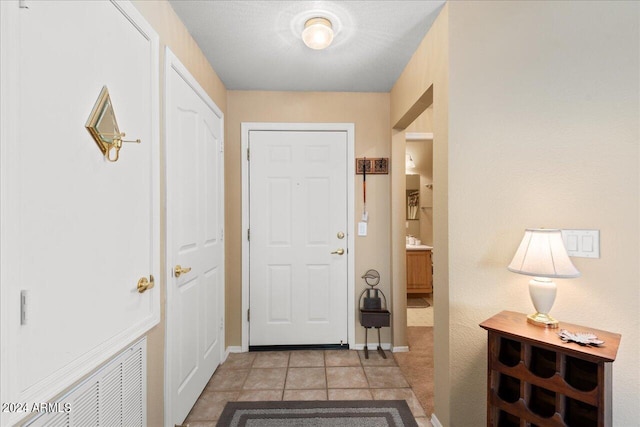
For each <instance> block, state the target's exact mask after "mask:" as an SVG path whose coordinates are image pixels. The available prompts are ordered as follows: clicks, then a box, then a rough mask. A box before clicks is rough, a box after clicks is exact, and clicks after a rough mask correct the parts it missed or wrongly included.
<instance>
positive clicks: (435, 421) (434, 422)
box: [431, 414, 442, 427]
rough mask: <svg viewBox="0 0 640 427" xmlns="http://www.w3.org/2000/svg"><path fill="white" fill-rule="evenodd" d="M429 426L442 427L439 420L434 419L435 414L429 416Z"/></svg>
mask: <svg viewBox="0 0 640 427" xmlns="http://www.w3.org/2000/svg"><path fill="white" fill-rule="evenodd" d="M431 424H432V425H433V427H442V424H441V423H440V420H439V419H438V417H436V414H431Z"/></svg>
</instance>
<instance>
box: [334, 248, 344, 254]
mask: <svg viewBox="0 0 640 427" xmlns="http://www.w3.org/2000/svg"><path fill="white" fill-rule="evenodd" d="M331 253H332V254H338V255H342V254H344V249H342V248H340V249H337V250H335V251H333V252H331Z"/></svg>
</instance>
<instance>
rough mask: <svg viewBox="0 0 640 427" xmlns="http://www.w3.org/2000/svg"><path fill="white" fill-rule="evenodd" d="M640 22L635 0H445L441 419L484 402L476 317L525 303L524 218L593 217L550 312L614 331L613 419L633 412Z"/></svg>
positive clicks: (636, 415) (576, 223)
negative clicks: (596, 243) (447, 389)
mask: <svg viewBox="0 0 640 427" xmlns="http://www.w3.org/2000/svg"><path fill="white" fill-rule="evenodd" d="M639 29H640V4H639V3H637V2H608V1H591V2H570V1H569V2H562V1H561V2H544V1H542V2H534V1H532V2H504V1H484V2H474V1H455V2H450V3H449V58H450V62H449V67H450V73H449V79H450V80H449V254H450V255H449V256H450V260H449V265H450V267H449V292H450V299H449V307H450V311H449V317H450V319H451V323H450V331H449V334H450V339H451V344H450V347H449V353H450V355H451V364H450V366H449V370H448V371H449V372H451V374H450V375H451V384H452V388H451V393H450V399H451V422H450V424H449V425H450V426H467V425H469V423H470V421H471V420H478V419H482V418H483V417H484V416H485V410H486V408H485V403H484V398H483V397H481V396H484V395H485V393H486V362H487V361H486V358H487V351H486V333H485V331H484V330H482V329H480V328H479V327H478V323H480V322H482V321H483V320H485V319H486V318H488V317H490V316H492V315H494V314H495V313H497V312H499V311H501V310H513V311H519V312H524V313H530V312H532V311H533V310H534V309H533V306H532V304H531V302H530V298H529V295H528V290H527V283H528V281H529V278H528V277H526V276H522V275H518V274H513V273H510V272H509V271H507V269H506V266H507V265H508V264H509V262H510V261H511V258H512V257H513V255H514V253H515V251H516V248H517V247H518V244H519V243H520V241H521V239H522V236H523V234H524V229H525V228H527V227H545V228H569V229H571V228H578V229H580V228H585V229H599V230H600V242H601V246H600V249H601V257H600V258H599V259H588V258H573V262H574V263H575V265H576V267H577V268H578V270H579V271H580V272H581V273H582V276H581V277H579V278H577V279H565V280H563V279H558V280H557V283H558V296H557V299H556V302H555V305H554V307H553V309H552V312H551V314H552V315H553V316H554V317H556V318H557V319H559V320H561V321H566V322H570V323H575V324H582V325H586V326H591V327H593V328H597V329H604V330H609V331H612V332H618V333H621V334H622V342H621V346H620V349H619V352H618V358H617V360H616V361H615V362H614V364H613V408H612V409H613V425H616V426H631V425H637V423H638V419H640V407H639V405H638V396H639V395H640V364H639V363H638V360H639V357H640V347H639V343H640V314H639V313H640V292H639V286H638V283H639V282H640V275H639V271H638V259H640V248H639V233H640V228H639V215H640V210H639V205H638V203H639V194H640V191H639V190H640V187H639V183H638V177H639V171H640V167H639V166H640V164H639V160H640V159H639V146H640V141H639V139H640V136H639V129H640V127H639V125H640V109H639V95H638V94H639V93H640V84H639V76H640V64H639V57H640V34H639ZM436 307H438V305H437V304H436ZM436 345H438V342H437V341H436ZM440 368H441V367H439V366H436V369H440ZM438 391H439V390H438V389H436V395H437V394H438ZM436 407H437V404H436Z"/></svg>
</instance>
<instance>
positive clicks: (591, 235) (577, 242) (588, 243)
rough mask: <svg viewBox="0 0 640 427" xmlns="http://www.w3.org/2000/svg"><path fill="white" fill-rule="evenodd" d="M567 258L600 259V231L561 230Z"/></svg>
mask: <svg viewBox="0 0 640 427" xmlns="http://www.w3.org/2000/svg"><path fill="white" fill-rule="evenodd" d="M562 240H563V241H564V246H565V248H567V253H568V254H569V256H573V257H579V258H600V230H562Z"/></svg>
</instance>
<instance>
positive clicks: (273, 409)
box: [217, 400, 418, 427]
mask: <svg viewBox="0 0 640 427" xmlns="http://www.w3.org/2000/svg"><path fill="white" fill-rule="evenodd" d="M217 426H218V427H229V426H231V427H236V426H237V427H244V426H247V427H248V426H261V427H418V424H417V423H416V420H415V418H413V415H412V414H411V410H410V409H409V406H408V405H407V402H406V401H404V400H334V401H320V400H314V401H280V402H228V403H227V404H226V406H225V408H224V410H223V411H222V414H221V415H220V419H219V420H218V424H217Z"/></svg>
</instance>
